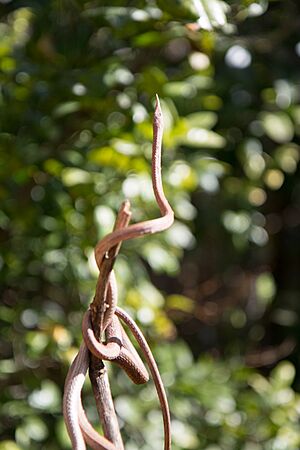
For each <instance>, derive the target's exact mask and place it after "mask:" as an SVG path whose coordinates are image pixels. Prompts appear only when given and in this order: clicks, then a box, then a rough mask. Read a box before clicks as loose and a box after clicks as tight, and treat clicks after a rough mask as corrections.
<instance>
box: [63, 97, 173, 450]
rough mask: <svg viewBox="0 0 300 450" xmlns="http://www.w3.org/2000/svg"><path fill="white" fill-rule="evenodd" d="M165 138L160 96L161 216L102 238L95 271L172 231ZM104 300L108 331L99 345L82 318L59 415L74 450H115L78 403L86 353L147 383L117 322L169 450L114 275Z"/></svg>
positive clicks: (155, 174)
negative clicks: (126, 248)
mask: <svg viewBox="0 0 300 450" xmlns="http://www.w3.org/2000/svg"><path fill="white" fill-rule="evenodd" d="M162 135H163V117H162V112H161V108H160V103H159V99H158V96H156V107H155V112H154V120H153V146H152V184H153V190H154V194H155V198H156V201H157V203H158V206H159V208H160V212H161V217H159V218H157V219H152V220H147V221H144V222H140V223H137V224H134V225H130V226H128V227H126V228H121V229H116V230H115V231H113V232H112V233H110V234H108V235H107V236H106V237H104V238H103V239H102V240H101V241H100V242H99V243H98V244H97V246H96V249H95V258H96V262H97V265H98V267H99V269H100V268H101V263H102V261H103V258H104V257H105V255H106V254H107V252H108V251H109V249H110V248H112V247H114V246H115V245H118V244H120V243H121V242H122V241H125V240H128V239H134V238H137V237H140V236H143V235H145V234H153V233H156V232H159V231H163V230H165V229H167V228H169V227H170V226H171V224H172V223H173V220H174V213H173V211H172V208H171V206H170V205H169V203H168V201H167V199H166V197H165V195H164V192H163V187H162V180H161V144H162ZM107 297H108V298H107V301H108V303H109V304H113V305H114V314H113V315H112V316H111V317H110V323H109V324H108V325H107V327H106V339H107V341H106V343H105V344H104V343H102V342H99V341H98V340H97V339H96V338H95V336H94V334H93V329H92V326H91V321H90V312H89V311H87V313H86V314H85V315H84V318H83V323H82V333H83V338H84V341H83V343H82V344H81V346H80V349H79V352H78V354H77V356H76V358H75V359H74V361H73V363H72V365H71V367H70V369H69V372H68V375H67V378H66V382H65V390H64V398H63V413H64V418H65V422H66V426H67V431H68V434H69V436H70V439H71V442H72V447H73V449H74V450H86V443H87V444H88V445H89V446H90V447H91V448H93V449H97V450H118V449H117V448H116V447H115V446H114V444H112V443H111V442H110V441H109V440H108V439H106V438H105V437H103V436H100V435H99V434H98V433H97V432H96V431H95V430H94V428H93V426H92V425H91V423H90V422H89V421H88V419H87V417H86V415H85V412H84V409H83V406H82V402H81V390H82V387H83V384H84V380H85V376H86V373H87V370H88V366H89V351H90V352H91V353H93V354H94V355H95V356H97V357H98V358H100V359H104V360H110V361H114V362H116V363H117V364H118V365H119V366H120V367H121V368H122V369H124V370H125V372H126V373H127V375H128V376H129V377H130V378H131V379H132V381H133V382H134V383H136V384H141V383H145V382H147V381H148V379H149V377H148V373H147V370H146V368H145V366H144V364H143V362H142V361H141V359H140V357H139V355H138V353H137V352H136V350H135V348H134V347H133V345H132V343H131V341H130V340H129V338H128V336H127V334H126V332H125V330H124V329H123V327H122V325H121V324H120V322H119V318H120V319H121V320H122V321H124V322H125V324H126V325H127V326H128V328H129V329H130V330H131V332H132V334H133V336H134V337H135V339H136V341H137V342H138V344H139V347H140V349H141V350H142V352H143V354H144V357H145V359H146V361H147V364H148V366H149V369H150V372H151V374H152V377H153V380H154V384H155V388H156V391H157V394H158V398H159V401H160V405H161V408H162V412H163V422H164V434H165V443H164V450H170V448H171V432H170V412H169V407H168V402H167V397H166V393H165V390H164V386H163V383H162V380H161V377H160V374H159V371H158V367H157V365H156V362H155V360H154V357H153V355H152V353H151V350H150V348H149V346H148V344H147V341H146V339H145V337H144V336H143V334H142V332H141V330H140V329H139V328H138V326H137V324H136V323H135V322H134V320H133V319H132V318H131V317H130V316H129V315H128V314H127V313H126V312H125V311H124V310H123V309H121V308H119V307H117V306H115V305H116V299H117V287H116V282H115V276H114V272H113V271H112V272H111V274H110V276H109V281H108V290H107Z"/></svg>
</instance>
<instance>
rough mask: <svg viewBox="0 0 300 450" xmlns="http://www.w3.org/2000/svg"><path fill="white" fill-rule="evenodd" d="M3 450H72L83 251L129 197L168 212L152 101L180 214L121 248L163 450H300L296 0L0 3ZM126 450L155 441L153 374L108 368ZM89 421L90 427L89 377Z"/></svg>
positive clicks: (89, 253)
mask: <svg viewBox="0 0 300 450" xmlns="http://www.w3.org/2000/svg"><path fill="white" fill-rule="evenodd" d="M0 16H1V21H0V83H1V90H0V149H1V166H0V170H1V186H0V197H1V211H0V238H1V257H0V266H1V304H0V320H1V328H0V335H1V342H0V354H1V362H0V386H1V390H0V402H1V404H0V436H1V443H0V449H1V450H18V449H32V450H35V449H49V450H52V449H57V448H61V449H69V448H70V442H69V439H68V437H67V435H66V431H65V428H64V424H63V419H62V413H61V399H62V393H63V385H64V379H65V376H66V373H67V370H68V367H69V365H70V362H71V361H72V359H73V357H74V355H75V354H76V351H77V349H78V347H79V345H80V342H81V330H80V325H81V319H82V316H83V312H84V311H85V309H86V308H87V306H88V304H89V303H90V301H91V300H92V298H93V294H94V291H95V285H96V279H97V268H96V265H95V262H94V258H93V248H94V246H95V244H96V243H97V241H98V240H99V239H100V238H102V237H103V236H104V235H105V234H106V233H108V232H109V231H111V229H112V226H113V222H114V219H115V217H116V212H117V210H118V208H119V206H120V204H121V202H122V201H123V200H124V199H125V198H129V199H130V201H131V203H132V210H133V221H134V222H135V221H136V222H138V221H140V220H145V219H147V218H154V217H157V216H158V215H159V211H158V208H157V205H156V204H155V201H154V197H153V194H152V187H151V174H150V164H151V140H152V115H153V107H154V96H155V93H158V94H159V96H160V98H161V103H162V108H163V113H164V117H165V134H164V152H163V181H164V186H165V192H166V195H167V197H168V199H169V201H170V203H171V205H172V207H173V209H174V211H175V215H176V221H175V224H174V226H173V227H172V228H171V229H170V230H168V231H166V232H164V233H161V234H159V235H155V236H151V237H145V238H143V239H138V240H135V241H131V242H130V241H128V242H126V243H124V244H123V246H122V249H121V254H120V255H119V257H118V260H117V263H116V274H117V280H118V285H119V297H120V298H119V303H120V304H121V305H122V306H124V307H125V308H126V310H127V311H129V312H130V313H131V314H132V316H133V317H134V318H135V319H136V320H137V321H138V323H139V325H140V326H141V327H142V329H143V330H144V332H145V334H146V336H147V338H148V340H149V342H150V344H151V347H152V349H153V352H154V354H155V356H156V358H157V361H158V364H159V367H160V369H161V373H162V377H163V379H164V382H165V385H166V388H167V391H168V397H169V401H170V408H171V412H172V427H173V450H180V449H205V450H227V449H228V450H229V449H230V450H231V449H241V450H261V449H267V450H268V449H270V450H285V449H288V450H296V449H299V447H300V427H299V419H300V396H299V389H300V371H299V340H300V332H299V330H300V328H299V314H300V302H299V291H300V234H299V225H300V178H299V168H298V162H299V157H300V153H299V135H300V103H299V101H300V89H299V87H300V77H299V67H300V64H299V62H300V32H299V30H300V5H299V2H297V1H291V0H277V1H267V0H255V1H251V0H232V1H226V2H223V1H220V0H195V1H192V0H177V1H171V0H144V1H141V0H140V1H139V0H138V1H135V2H131V1H127V2H126V1H124V0H123V1H121V0H119V1H113V0H112V1H110V2H103V1H100V0H90V1H83V0H82V1H79V0H52V1H50V0H43V1H18V0H15V1H10V0H1V1H0ZM110 373H111V375H110V378H111V385H112V390H113V394H114V398H115V406H116V410H117V413H118V416H119V419H120V425H121V429H122V435H123V437H124V442H125V444H126V450H137V449H143V450H151V449H153V450H154V449H158V448H162V441H163V434H162V420H161V415H160V411H159V408H158V402H157V399H156V395H155V390H154V388H153V384H152V383H148V385H147V386H142V387H137V386H133V385H132V384H131V382H130V380H128V379H127V378H126V377H125V375H124V374H123V373H121V371H120V370H118V369H116V368H110ZM84 403H85V407H86V410H87V412H88V415H89V417H90V419H91V420H93V421H94V423H97V414H96V410H95V407H94V402H93V397H92V395H91V388H90V384H89V380H87V382H86V385H85V392H84Z"/></svg>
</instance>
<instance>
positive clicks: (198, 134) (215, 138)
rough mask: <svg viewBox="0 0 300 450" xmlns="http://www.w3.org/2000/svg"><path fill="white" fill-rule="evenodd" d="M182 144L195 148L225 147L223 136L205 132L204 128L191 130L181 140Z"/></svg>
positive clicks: (208, 131)
mask: <svg viewBox="0 0 300 450" xmlns="http://www.w3.org/2000/svg"><path fill="white" fill-rule="evenodd" d="M182 144H184V145H188V146H190V147H195V148H199V147H206V148H222V147H224V146H225V144H226V141H225V139H224V138H223V136H220V135H219V134H217V133H215V132H214V131H210V130H206V129H205V128H191V129H190V130H189V132H188V133H187V135H186V137H185V138H184V139H183V140H182Z"/></svg>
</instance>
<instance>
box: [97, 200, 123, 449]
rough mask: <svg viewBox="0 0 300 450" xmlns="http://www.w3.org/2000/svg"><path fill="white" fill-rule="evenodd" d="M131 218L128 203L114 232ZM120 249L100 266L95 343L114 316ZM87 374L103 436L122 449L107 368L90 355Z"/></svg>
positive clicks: (119, 215)
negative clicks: (111, 298)
mask: <svg viewBox="0 0 300 450" xmlns="http://www.w3.org/2000/svg"><path fill="white" fill-rule="evenodd" d="M130 217H131V212H130V203H129V201H125V202H124V203H123V204H122V205H121V207H120V210H119V212H118V216H117V219H116V222H115V227H114V229H115V230H117V229H121V228H125V227H127V225H128V223H129V220H130ZM120 246H121V242H120V243H119V244H117V245H115V246H114V247H112V248H111V249H109V250H108V252H107V253H106V255H105V258H104V260H103V262H102V264H101V267H100V274H99V277H98V281H97V286H96V294H95V298H94V300H93V303H92V304H91V307H90V308H91V320H92V326H93V329H94V333H95V336H96V337H97V339H98V340H100V339H101V334H102V331H103V326H104V325H105V323H106V324H107V323H108V322H109V320H110V318H111V317H112V316H113V314H114V309H115V306H116V305H111V304H107V303H106V297H107V287H108V281H109V276H110V274H111V271H112V269H113V265H114V262H115V260H116V257H117V255H118V252H119V250H120ZM89 375H90V380H91V383H92V388H93V393H94V397H95V401H96V407H97V411H98V414H99V418H100V421H101V424H102V427H103V432H104V436H105V437H106V438H107V439H108V440H109V441H111V442H112V443H113V444H114V445H115V446H116V448H117V449H118V450H123V449H124V445H123V442H122V437H121V433H120V429H119V424H118V419H117V416H116V412H115V409H114V404H113V400H112V396H111V390H110V385H109V379H108V375H107V369H106V367H105V365H104V363H103V361H101V360H99V359H97V358H95V357H94V356H93V355H92V354H91V355H90V370H89Z"/></svg>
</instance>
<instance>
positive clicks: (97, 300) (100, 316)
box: [90, 200, 131, 340]
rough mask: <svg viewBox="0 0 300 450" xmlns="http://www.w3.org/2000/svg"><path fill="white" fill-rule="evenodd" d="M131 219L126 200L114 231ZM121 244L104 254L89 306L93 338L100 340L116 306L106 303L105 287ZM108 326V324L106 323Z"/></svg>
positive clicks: (125, 225) (124, 226)
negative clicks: (93, 295)
mask: <svg viewBox="0 0 300 450" xmlns="http://www.w3.org/2000/svg"><path fill="white" fill-rule="evenodd" d="M130 218H131V212H130V203H129V201H128V200H125V202H123V203H122V205H121V207H120V210H119V212H118V216H117V218H116V222H115V226H114V231H115V230H118V229H122V228H126V227H127V225H128V224H129V221H130ZM121 244H122V242H119V243H118V244H116V245H115V246H114V247H112V248H110V250H108V251H107V252H106V255H105V258H104V260H103V261H102V263H101V266H100V274H99V277H98V281H97V286H96V293H95V297H94V300H93V302H92V304H91V306H90V310H91V319H92V325H93V329H94V333H95V336H96V338H97V339H98V340H100V336H101V333H102V331H103V326H104V325H105V322H106V323H107V322H109V319H110V318H111V317H112V316H113V314H114V310H113V309H114V307H115V306H116V305H109V304H107V303H106V297H107V287H108V279H109V275H110V273H111V271H112V269H113V266H114V263H115V260H116V257H117V255H118V253H119V250H120V247H121ZM107 324H108V323H107Z"/></svg>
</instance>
